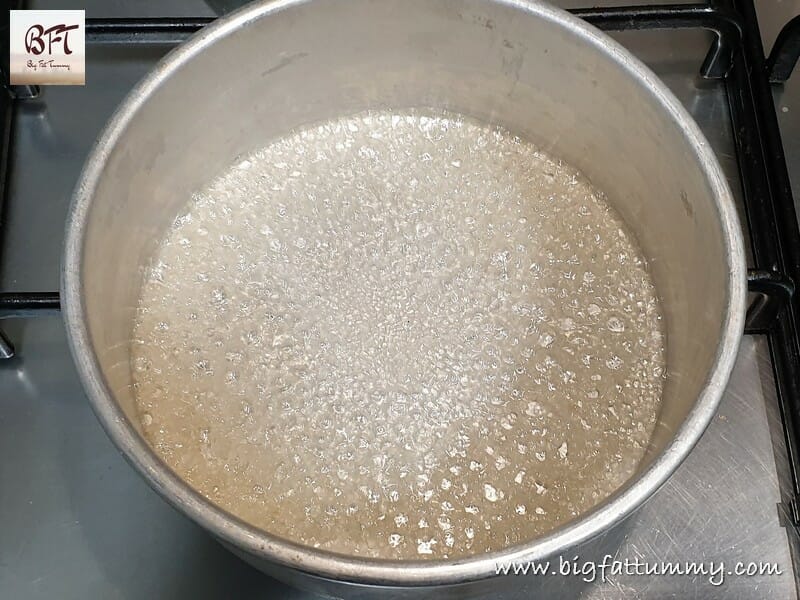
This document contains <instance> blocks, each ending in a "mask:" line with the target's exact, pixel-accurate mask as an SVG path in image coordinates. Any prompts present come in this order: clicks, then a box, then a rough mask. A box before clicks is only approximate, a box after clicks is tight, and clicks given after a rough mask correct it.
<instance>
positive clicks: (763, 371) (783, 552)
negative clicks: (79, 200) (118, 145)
mask: <svg viewBox="0 0 800 600" xmlns="http://www.w3.org/2000/svg"><path fill="white" fill-rule="evenodd" d="M618 1H619V0H618ZM18 4H19V3H17V2H6V3H5V7H4V8H6V9H7V8H17V7H18V6H17V5H18ZM75 4H76V3H75V2H63V1H62V0H37V1H32V2H28V3H26V5H25V8H37V9H58V8H85V9H86V17H87V61H86V85H85V86H83V87H71V86H63V87H62V86H54V87H42V88H40V89H38V90H37V89H33V88H30V87H24V88H22V87H16V88H8V93H7V94H6V93H4V92H3V91H2V90H0V95H1V96H2V100H0V114H2V115H3V116H4V119H3V121H2V122H1V123H0V141H2V144H3V145H2V148H0V150H2V155H0V158H2V162H0V186H2V188H0V189H2V192H3V201H4V208H3V213H2V231H1V233H0V242H1V243H0V291H2V293H0V317H6V320H4V321H3V322H2V336H3V337H2V339H0V355H5V356H8V358H5V359H2V360H0V532H2V533H0V598H9V599H11V598H14V599H30V598H48V599H49V598H54V597H57V598H65V599H66V598H76V599H77V598H80V599H85V598H141V597H148V598H184V597H186V598H222V597H230V596H236V597H264V598H274V597H280V598H310V597H311V596H310V595H309V594H307V593H305V592H301V591H296V590H294V589H292V588H289V587H286V586H285V585H283V584H281V583H279V582H277V581H275V580H273V579H270V578H268V577H266V576H265V575H262V574H261V573H259V572H257V571H255V570H253V569H252V568H250V567H249V566H247V565H246V564H245V563H243V562H241V561H240V560H239V559H237V558H235V557H234V556H233V555H232V554H230V553H229V552H228V551H227V550H225V549H224V548H223V547H222V546H220V545H219V544H218V543H217V542H216V541H214V540H213V539H212V538H211V537H210V536H209V535H207V534H206V533H205V532H204V531H203V530H202V529H200V528H199V527H198V526H196V525H194V524H193V523H192V522H190V521H189V520H188V519H186V518H185V517H183V516H182V515H181V514H179V513H178V512H177V511H175V510H174V509H172V508H171V507H170V506H168V505H167V504H166V503H165V502H164V501H163V500H162V499H161V498H160V497H159V496H158V495H157V494H156V493H155V492H154V491H152V490H151V489H150V488H149V487H148V486H147V485H146V484H145V483H144V481H143V480H142V479H141V478H140V477H139V476H138V475H137V474H136V473H135V472H134V470H133V469H132V468H131V467H130V466H129V465H128V464H126V463H125V461H124V459H123V458H122V457H121V455H120V454H119V453H118V452H117V450H116V449H115V448H114V447H113V446H112V444H111V443H110V442H109V440H108V439H107V438H106V436H105V434H104V433H103V431H102V429H101V427H100V425H99V423H98V422H97V420H96V419H95V417H94V415H93V414H92V412H91V409H90V408H89V404H88V402H87V401H86V398H85V396H84V392H83V390H82V388H81V385H80V382H79V381H78V377H77V374H76V371H75V368H74V366H73V363H72V359H71V357H70V354H69V351H68V348H67V343H66V339H65V334H64V329H63V326H62V323H61V320H60V319H59V318H58V316H57V314H51V313H57V308H58V295H57V293H55V292H54V290H57V289H58V279H59V263H60V253H61V245H62V241H63V231H64V224H65V217H66V212H67V207H68V204H69V198H70V194H71V191H72V188H73V186H74V184H75V182H76V180H77V177H78V174H79V172H80V169H81V167H82V164H83V161H84V160H85V158H86V156H87V154H88V151H89V149H90V147H91V145H92V143H93V141H94V140H95V138H96V137H97V135H98V133H99V132H100V130H101V128H102V127H103V125H104V124H105V122H106V120H107V119H108V118H109V116H110V115H111V113H112V112H113V110H114V108H115V107H116V106H117V104H118V103H119V102H120V101H121V100H122V98H123V97H124V96H125V94H126V93H127V92H128V91H129V90H130V89H131V87H132V86H133V85H134V84H135V83H136V82H137V81H138V80H139V79H140V78H141V77H142V76H143V75H144V74H145V73H147V72H148V70H149V69H151V68H152V67H153V66H154V65H155V63H156V62H157V61H158V60H159V58H161V57H162V56H163V55H164V54H165V53H166V52H168V51H169V50H170V49H172V48H173V47H174V46H175V45H176V44H178V43H180V42H181V41H182V40H184V39H186V37H187V36H188V35H189V34H191V33H192V32H194V31H196V30H198V29H199V28H201V27H202V26H204V25H205V24H207V23H208V22H210V21H211V20H212V19H213V18H215V17H216V16H217V15H219V14H222V13H224V12H226V11H228V10H230V9H232V8H235V7H236V5H239V4H241V2H238V1H236V0H227V1H223V0H215V1H212V0H208V1H207V2H204V1H202V0H159V1H156V0H151V1H147V2H135V3H133V2H124V1H122V0H113V1H112V0H85V1H84V2H82V3H80V6H76V5H75ZM557 4H560V5H562V6H564V7H565V8H568V9H571V10H573V11H575V12H576V13H577V14H578V15H579V16H581V17H583V18H585V19H587V20H589V21H590V22H592V23H594V24H595V25H597V26H599V27H601V28H603V29H605V30H607V31H609V33H611V34H612V35H613V36H614V37H616V38H617V39H618V40H619V41H621V42H622V43H623V44H624V45H625V46H627V47H628V48H629V49H630V50H631V51H632V52H633V53H634V54H636V55H637V56H638V57H639V58H641V59H642V60H644V61H645V62H646V63H647V64H648V65H649V66H650V67H651V68H652V69H653V70H654V71H655V73H656V74H657V75H658V76H659V77H661V78H662V79H663V80H664V82H665V83H666V84H667V85H668V86H669V87H670V88H671V89H672V91H673V92H674V93H675V94H676V95H677V97H678V98H679V99H680V100H681V101H682V102H683V103H684V104H685V106H686V107H687V108H688V109H689V111H690V112H691V113H692V115H693V116H694V117H695V119H696V120H697V121H698V123H699V124H700V126H701V128H702V129H703V131H704V133H705V135H706V136H707V137H708V140H709V142H710V144H711V146H712V147H713V148H714V150H715V152H716V154H717V156H718V158H719V160H720V162H721V164H722V166H723V168H724V169H725V172H726V174H727V175H728V178H729V181H730V185H731V188H732V189H733V191H734V193H735V195H736V197H737V201H738V205H739V208H740V211H741V216H742V222H743V223H744V224H745V227H746V229H747V233H748V234H749V235H748V240H749V251H750V257H751V258H750V260H751V267H752V270H751V276H750V286H751V291H752V292H753V305H752V307H751V311H750V314H749V331H750V333H751V335H746V336H745V337H744V339H743V341H742V345H741V349H740V351H739V357H738V361H737V364H736V368H735V370H734V372H733V375H732V377H731V380H730V383H729V385H728V388H727V391H726V393H725V396H724V398H723V400H722V403H721V406H720V408H719V411H718V414H717V416H716V417H715V419H714V422H713V423H712V424H711V426H710V427H709V429H708V431H707V432H706V433H705V435H704V436H703V438H702V439H701V441H700V443H699V444H698V446H697V447H696V449H695V450H694V451H693V452H692V454H691V455H690V457H689V458H688V459H687V460H686V462H685V463H684V464H683V465H682V466H681V467H680V469H679V470H678V471H677V472H676V473H675V475H674V476H673V477H672V478H671V479H670V480H669V482H668V483H667V484H666V485H665V486H664V487H663V489H662V490H660V491H659V492H658V493H657V494H656V495H655V496H654V497H653V498H652V499H651V500H650V501H649V502H648V503H647V504H646V505H645V506H644V507H643V508H642V509H641V510H640V511H638V512H637V513H636V514H635V515H634V516H633V517H631V518H630V519H629V520H628V521H627V522H626V523H625V524H624V525H623V526H622V527H621V528H620V530H619V531H618V532H617V535H618V536H619V538H620V540H619V541H618V543H617V545H618V547H619V549H618V550H617V553H616V555H615V558H616V559H617V560H620V561H624V560H628V561H633V562H636V561H639V562H641V563H643V564H649V565H654V564H657V563H661V562H662V561H666V562H670V563H676V564H677V563H682V564H686V563H687V562H688V563H694V564H697V565H702V564H705V565H719V564H724V569H725V574H724V577H723V581H722V583H721V584H719V579H718V578H717V579H713V578H711V577H709V576H707V575H696V576H686V575H646V574H634V573H630V574H620V575H611V576H610V577H609V578H608V579H607V580H605V581H602V580H600V578H599V577H597V578H595V581H593V582H590V583H586V582H582V583H580V582H579V583H578V584H577V585H573V584H575V583H576V581H574V580H576V579H580V577H577V578H576V576H574V575H570V576H565V578H564V587H563V589H564V590H571V591H570V597H574V596H576V595H577V596H579V597H581V598H591V599H601V598H609V599H611V598H638V597H647V598H671V597H676V598H677V597H702V598H796V597H797V595H798V592H797V590H798V581H800V579H798V573H800V571H798V566H800V562H798V560H799V557H800V554H798V549H800V546H799V545H798V538H797V532H798V531H800V529H799V527H800V525H799V524H800V514H798V513H800V511H798V504H797V500H796V497H797V494H798V491H800V484H799V483H798V482H799V481H800V479H798V475H799V474H800V473H799V472H798V467H800V459H798V457H800V437H798V432H799V431H800V429H798V427H800V421H798V419H800V345H799V344H800V337H798V326H800V321H797V319H800V310H798V308H800V302H798V300H797V299H796V298H794V297H793V296H792V295H791V294H792V291H793V287H794V286H793V284H792V282H793V281H796V279H797V276H798V275H799V274H800V233H798V223H797V219H796V215H795V209H794V205H793V204H792V187H793V188H794V195H795V196H796V197H798V198H800V67H799V68H798V69H797V71H798V72H796V73H794V76H793V77H790V73H791V67H792V63H793V61H792V60H791V59H792V58H793V57H794V56H796V53H797V52H800V20H798V19H797V18H796V19H795V20H794V21H793V22H792V24H790V25H787V26H786V29H785V30H784V32H783V34H782V35H780V36H779V35H777V34H778V31H779V30H780V29H781V28H782V27H783V26H784V25H785V24H786V23H788V22H789V20H790V19H791V18H792V17H793V16H795V15H797V14H798V13H800V2H797V1H795V2H794V3H793V2H792V1H790V0H783V1H781V0H762V2H761V3H760V4H759V14H758V17H760V18H761V20H762V23H761V28H760V29H759V25H758V24H757V23H756V15H755V9H754V6H753V2H752V0H734V1H722V0H719V1H715V2H711V3H710V4H709V5H706V4H697V5H695V4H689V5H672V6H664V5H659V4H655V3H649V4H648V5H647V6H637V7H633V8H631V7H623V8H621V7H620V6H619V4H617V3H612V2H601V3H600V4H601V7H600V8H592V9H587V8H584V7H583V6H582V5H581V4H579V3H578V2H557ZM11 5H14V6H11ZM4 35H5V34H4ZM762 36H763V39H764V41H765V42H766V43H767V44H768V46H767V47H771V46H772V42H773V40H774V39H776V37H777V40H778V42H777V44H776V47H777V48H779V49H781V50H780V51H777V50H776V52H775V53H774V54H773V56H772V57H770V60H769V61H765V60H764V56H763V51H762V49H761V44H762ZM709 48H710V49H711V50H710V51H709ZM765 63H766V64H765ZM6 64H7V63H6ZM769 76H771V77H772V79H774V80H781V79H786V81H785V82H783V83H772V84H770V83H768V81H767V80H768V77H769ZM208 85H209V93H212V92H213V89H214V87H213V86H214V82H213V81H209V84H208ZM773 103H774V108H773ZM781 136H782V138H783V147H782V146H781ZM784 148H785V152H786V157H785V160H784V155H783V149H784ZM787 166H788V169H787ZM34 316H36V317H39V318H32V317H34ZM565 558H568V559H572V557H565ZM737 563H742V564H743V565H744V566H745V567H747V566H749V565H750V564H754V565H756V566H760V565H763V564H771V565H777V567H778V569H779V570H780V571H781V574H775V573H772V574H755V575H747V574H741V575H737V574H736V573H735V572H733V571H735V570H736V568H737ZM729 570H730V571H731V573H730V574H728V573H727V571H729ZM569 578H571V580H572V581H567V579H569Z"/></svg>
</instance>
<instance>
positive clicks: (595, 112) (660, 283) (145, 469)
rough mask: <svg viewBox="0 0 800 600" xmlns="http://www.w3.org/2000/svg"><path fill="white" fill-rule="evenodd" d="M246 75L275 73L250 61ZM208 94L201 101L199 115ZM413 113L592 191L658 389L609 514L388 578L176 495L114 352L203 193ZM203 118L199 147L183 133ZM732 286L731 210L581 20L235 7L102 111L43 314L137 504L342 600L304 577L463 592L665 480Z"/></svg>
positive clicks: (730, 309)
mask: <svg viewBox="0 0 800 600" xmlns="http://www.w3.org/2000/svg"><path fill="white" fill-rule="evenodd" d="M332 23H334V24H335V26H334V27H331V24H332ZM323 32H325V33H326V35H324V36H323V35H321V34H322V33H323ZM256 55H257V56H270V57H275V58H274V59H273V60H272V61H268V62H267V64H264V63H261V62H256V61H251V60H250V58H251V57H252V56H256ZM232 64H233V65H237V68H236V69H231V68H230V65H232ZM209 77H211V78H213V79H214V80H215V81H217V83H218V91H217V92H216V93H212V94H205V95H201V94H200V92H201V89H206V88H207V85H208V78H209ZM255 98H257V101H255V102H254V101H253V99H255ZM420 105H421V106H428V107H442V108H447V109H449V110H454V111H456V112H461V113H465V114H468V115H472V116H474V117H478V118H481V119H484V120H489V121H491V122H494V123H499V124H502V125H504V126H506V127H507V128H508V129H510V130H512V131H515V132H519V133H520V134H522V135H527V136H528V137H530V138H532V139H534V140H535V141H538V142H539V143H540V144H541V145H543V146H545V147H546V149H547V150H549V151H550V152H551V153H553V154H555V155H557V156H559V157H563V158H564V159H565V160H567V161H569V162H571V163H572V164H574V165H576V166H577V167H578V168H580V169H581V170H582V171H583V172H584V173H585V174H586V175H587V176H588V177H589V178H590V179H591V180H592V181H593V182H594V183H595V184H596V185H597V186H598V187H600V188H601V189H603V190H604V191H606V192H607V194H608V196H609V198H610V201H611V202H612V204H614V206H615V207H616V209H617V210H618V211H619V212H620V213H621V214H622V216H623V218H624V219H625V220H626V221H627V223H628V225H629V226H630V227H631V229H632V230H633V232H634V234H635V235H636V236H637V238H638V240H639V243H640V245H641V247H642V249H643V251H644V253H645V256H647V258H648V260H649V262H650V267H651V272H652V274H653V277H654V280H655V283H656V287H657V289H658V290H659V293H660V295H661V297H662V305H663V309H664V314H665V327H666V332H667V340H668V342H667V370H668V378H667V382H666V386H665V392H664V399H663V403H662V408H661V414H660V416H659V421H658V424H657V426H656V431H655V433H654V435H653V438H652V441H651V445H650V448H649V450H648V454H647V456H646V457H645V459H644V461H643V463H642V465H641V466H640V469H639V472H638V473H637V475H635V476H634V477H633V478H632V479H631V480H630V481H629V482H628V483H626V484H625V486H623V488H622V489H621V490H620V491H619V492H618V493H616V494H615V495H614V496H613V497H612V498H611V499H609V501H607V502H605V503H603V504H601V505H600V506H598V507H596V508H595V509H594V510H593V511H591V512H590V513H589V514H588V515H585V516H583V517H582V518H578V519H576V520H575V521H573V522H571V523H569V524H567V525H565V526H563V527H561V528H559V529H557V530H555V531H554V532H553V533H551V534H548V535H546V536H544V537H542V538H539V539H536V540H533V541H531V542H528V543H525V544H520V545H518V546H513V547H510V548H507V549H504V550H502V551H497V552H493V553H490V554H485V555H479V556H474V557H468V558H464V559H461V560H458V561H427V562H403V563H400V562H391V561H378V560H371V559H365V558H357V557H344V556H341V555H335V554H331V553H329V552H323V551H320V550H317V549H313V548H308V547H302V546H299V545H296V544H292V543H289V542H286V541H285V540H281V539H280V538H276V537H274V536H272V535H270V534H268V533H265V532H262V531H259V530H256V529H254V528H252V527H250V526H248V525H246V524H245V523H242V522H240V521H238V520H237V519H235V518H233V517H231V516H230V515H227V514H226V513H224V512H223V511H221V510H220V509H218V508H217V507H216V506H214V505H212V504H211V503H209V502H208V501H207V500H205V499H204V498H202V497H201V496H200V495H199V494H197V493H196V492H194V490H192V489H191V488H190V487H189V486H187V485H186V484H185V483H184V482H182V481H181V480H180V479H179V478H177V477H176V476H175V474H174V473H172V471H170V470H169V469H168V468H166V467H165V466H164V465H163V464H162V463H161V461H160V460H159V459H158V458H157V457H156V455H155V454H154V453H153V452H152V451H151V450H150V448H149V447H148V446H147V444H146V442H145V441H144V439H143V438H142V436H141V435H140V434H139V432H138V430H137V429H138V424H137V419H136V417H135V416H134V412H133V411H134V407H133V400H132V388H131V384H130V370H129V369H130V367H129V365H130V359H129V339H130V335H131V323H132V315H133V314H134V311H135V308H136V305H137V300H138V287H139V285H140V281H141V273H142V269H143V268H144V266H145V265H146V264H147V261H148V259H149V252H150V248H151V244H152V242H153V240H154V239H157V238H158V236H159V233H160V232H161V231H163V230H164V229H165V228H166V227H167V226H168V224H169V223H170V222H172V221H173V220H174V217H175V216H176V214H177V213H178V211H179V210H180V209H181V206H180V204H179V203H180V202H182V201H183V199H184V198H187V197H188V196H189V195H190V194H191V192H192V191H193V190H195V189H197V188H199V187H200V186H202V185H203V184H204V183H206V182H207V181H208V178H209V177H213V175H214V173H218V172H220V171H221V170H222V169H223V168H224V167H225V166H226V165H228V164H230V163H231V162H233V161H234V159H235V157H236V156H237V155H240V154H245V153H248V152H250V151H252V150H254V149H256V148H258V147H259V146H260V145H262V144H263V141H264V140H265V139H270V138H272V137H274V136H276V135H279V134H281V133H284V132H287V131H290V130H291V129H293V128H294V127H298V126H301V125H303V124H306V123H311V122H314V121H318V120H321V119H324V118H330V117H333V116H337V115H341V114H348V113H354V112H358V111H361V110H364V109H366V108H384V107H394V108H405V107H410V106H420ZM208 120H213V127H209V128H198V127H197V126H196V124H197V123H201V122H204V121H208ZM188 149H190V150H188ZM744 268H745V259H744V249H743V243H742V239H741V231H740V228H739V223H738V219H737V217H736V213H735V208H734V205H733V200H732V197H731V193H730V191H729V189H728V186H727V183H726V181H725V178H724V176H723V175H722V172H721V170H720V168H719V165H718V163H717V161H716V158H715V157H714V155H713V153H712V152H711V151H710V150H709V148H708V143H707V141H706V140H705V139H704V138H703V136H702V134H701V133H700V131H699V130H698V129H697V127H696V125H695V124H694V122H693V121H692V120H691V118H690V117H689V116H688V114H687V113H685V111H684V110H683V108H682V106H681V105H680V104H679V103H678V101H677V100H676V99H675V98H674V96H673V95H672V94H671V93H670V92H669V91H668V90H667V89H666V88H665V87H664V86H663V85H662V84H661V82H660V81H659V80H658V79H657V78H656V77H655V76H654V75H653V74H652V73H651V72H650V71H649V70H647V69H646V68H645V67H644V66H643V65H641V64H640V63H639V62H638V61H637V60H636V59H634V58H633V57H632V56H631V55H629V54H628V53H627V52H626V51H625V50H624V49H623V48H622V47H621V46H619V45H617V44H616V43H614V42H613V41H611V40H610V39H609V38H607V37H606V36H604V35H603V34H601V33H599V32H597V31H596V30H594V29H592V28H590V27H588V26H587V25H586V24H584V23H583V22H582V21H580V20H578V19H576V18H574V17H572V16H571V15H569V14H567V13H565V12H563V11H560V10H557V9H554V8H552V7H551V6H549V5H547V4H543V3H539V2H523V1H520V0H515V1H511V0H508V1H503V2H500V1H497V2H492V1H489V0H469V1H459V2H454V1H452V0H437V1H434V2H431V1H427V2H422V1H416V0H415V1H413V2H409V1H408V0H406V1H404V2H399V1H393V0H384V1H382V2H374V1H361V0H350V1H348V2H314V1H309V2H302V1H282V2H269V3H254V4H252V5H250V6H249V7H248V8H246V9H244V10H242V11H240V12H238V13H236V14H235V15H231V17H229V18H226V19H223V20H220V21H219V22H217V23H215V24H214V25H212V26H210V27H208V28H207V29H205V30H204V31H202V32H201V33H200V34H198V35H197V36H196V37H195V38H194V39H193V40H192V41H190V42H188V43H187V44H184V45H183V46H181V47H180V48H179V49H178V50H176V51H175V52H173V53H172V54H171V55H170V56H169V57H168V58H167V59H166V60H165V61H163V62H161V63H160V64H159V65H158V66H157V67H156V69H155V70H154V71H153V73H152V74H151V75H149V76H148V77H147V78H146V79H145V80H144V81H143V82H142V83H141V84H140V85H139V86H138V87H137V88H136V89H135V90H134V91H133V92H132V93H131V95H129V96H128V99H127V100H126V101H125V102H124V103H123V104H122V105H121V107H120V108H119V109H118V111H117V112H116V114H115V116H114V117H113V119H112V120H111V122H110V123H109V125H108V127H107V128H106V130H105V132H104V134H103V136H102V137H101V138H100V140H99V141H98V144H97V145H96V146H95V149H94V151H93V152H92V154H91V155H90V157H89V159H88V160H87V163H86V166H85V168H84V172H83V174H82V176H81V178H80V180H79V183H78V186H77V188H76V192H75V196H74V201H73V204H72V207H71V209H70V213H69V215H68V225H67V234H66V241H65V255H64V262H63V271H62V304H63V306H64V318H65V323H66V328H67V332H68V339H69V340H70V342H71V348H72V351H73V355H74V357H75V360H76V364H77V367H78V371H79V373H80V375H81V376H82V379H83V382H84V385H85V387H86V389H87V392H88V395H89V398H90V400H91V402H92V404H93V407H94V409H95V412H96V413H97V415H98V417H99V418H100V421H101V422H102V424H103V426H104V427H105V429H106V431H107V432H108V433H109V435H110V437H111V438H112V440H113V441H114V442H115V443H116V444H117V445H118V446H119V448H120V449H121V450H122V451H123V452H124V453H125V454H126V456H127V457H128V459H129V460H130V461H131V462H132V463H133V464H134V466H136V467H137V468H138V469H139V471H140V472H141V473H142V474H143V475H144V476H145V478H146V479H147V480H148V481H149V482H150V484H151V485H152V486H153V487H154V488H155V489H156V490H157V491H158V492H159V493H161V494H162V495H163V496H164V497H165V498H166V499H167V500H169V501H170V502H171V503H172V504H173V505H174V506H176V507H178V508H179V509H180V510H182V511H183V512H185V513H186V514H187V515H189V516H190V517H191V518H192V519H194V520H195V521H197V522H198V523H199V524H201V525H203V526H204V527H206V528H207V529H209V530H210V531H211V532H213V533H214V534H215V535H216V536H217V537H219V538H220V539H221V540H223V541H225V542H227V543H229V544H231V545H232V546H234V547H236V548H238V549H239V551H240V554H243V555H245V556H246V557H247V558H248V560H249V562H251V563H252V564H255V565H257V566H259V567H260V568H264V569H265V570H266V571H267V572H269V573H271V574H274V575H275V576H278V577H280V578H285V579H287V580H289V581H293V582H296V583H298V582H299V583H303V584H308V585H310V586H313V587H314V588H315V589H319V590H322V591H327V592H332V593H350V591H349V590H348V591H347V592H346V591H345V590H344V589H341V588H340V587H338V586H335V585H332V584H328V583H325V582H322V581H321V580H320V579H319V578H325V579H330V580H335V581H345V582H351V583H356V584H374V585H387V586H438V585H449V584H457V583H463V582H472V581H475V580H478V579H484V578H487V577H490V576H493V575H495V574H496V567H497V564H498V563H499V562H504V561H517V562H526V561H539V560H543V559H545V558H548V557H550V556H552V555H554V554H558V553H560V552H565V551H568V550H572V549H573V548H574V547H575V546H576V545H578V544H581V543H583V542H586V541H587V540H590V539H591V538H593V537H595V536H597V535H598V534H600V533H604V532H606V531H607V530H608V529H609V528H610V527H612V526H614V525H616V524H618V523H619V522H620V521H621V520H623V519H624V518H625V517H627V516H628V515H629V514H630V513H631V512H632V511H633V510H635V509H636V508H637V507H638V506H639V505H640V504H641V503H642V502H643V501H644V500H645V499H647V498H648V497H649V496H650V495H651V494H652V493H653V492H654V491H655V490H656V489H657V488H658V487H659V486H660V485H662V484H663V482H664V481H665V480H666V479H667V478H668V477H669V475H671V474H672V472H673V471H674V470H675V469H676V468H677V466H678V465H679V464H680V463H681V461H682V460H683V459H684V458H685V456H686V455H687V454H688V452H689V451H690V450H691V448H692V447H693V446H694V444H695V443H696V441H697V440H698V439H699V437H700V435H701V434H702V432H703V431H704V429H705V427H706V425H707V424H708V422H709V421H710V419H711V418H712V417H713V415H714V412H715V410H716V408H717V403H718V401H719V399H720V397H721V394H722V391H723V389H724V387H725V385H726V383H727V380H728V375H729V373H730V370H731V368H732V367H733V361H734V359H735V357H736V351H737V348H738V345H739V341H740V339H741V336H742V329H743V317H744V307H745V306H744V303H745V295H746V293H745V277H744ZM274 565H280V566H281V567H283V568H282V569H276V568H275V567H274ZM301 574H303V575H302V577H301ZM519 581H520V579H519V578H508V577H506V578H502V579H501V582H498V583H495V584H492V583H491V582H489V583H488V585H482V586H480V587H481V588H482V589H483V590H484V591H486V590H489V589H492V588H491V586H494V585H498V584H502V585H504V586H505V585H509V584H516V583H518V582H519ZM484 583H487V582H484ZM509 587H512V586H509ZM476 589H477V588H476ZM433 591H435V590H433ZM454 593H457V594H458V595H463V594H464V591H463V590H459V591H457V592H455V591H454Z"/></svg>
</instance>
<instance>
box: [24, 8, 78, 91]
mask: <svg viewBox="0 0 800 600" xmlns="http://www.w3.org/2000/svg"><path fill="white" fill-rule="evenodd" d="M10 13H11V19H10V24H11V27H10V40H9V44H10V46H9V50H10V51H9V57H10V65H9V72H10V79H11V83H12V84H13V85H23V84H44V85H47V84H50V85H83V84H84V83H85V81H86V67H85V61H86V43H85V33H86V25H85V22H86V18H85V12H84V11H82V10H12V11H10Z"/></svg>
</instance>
